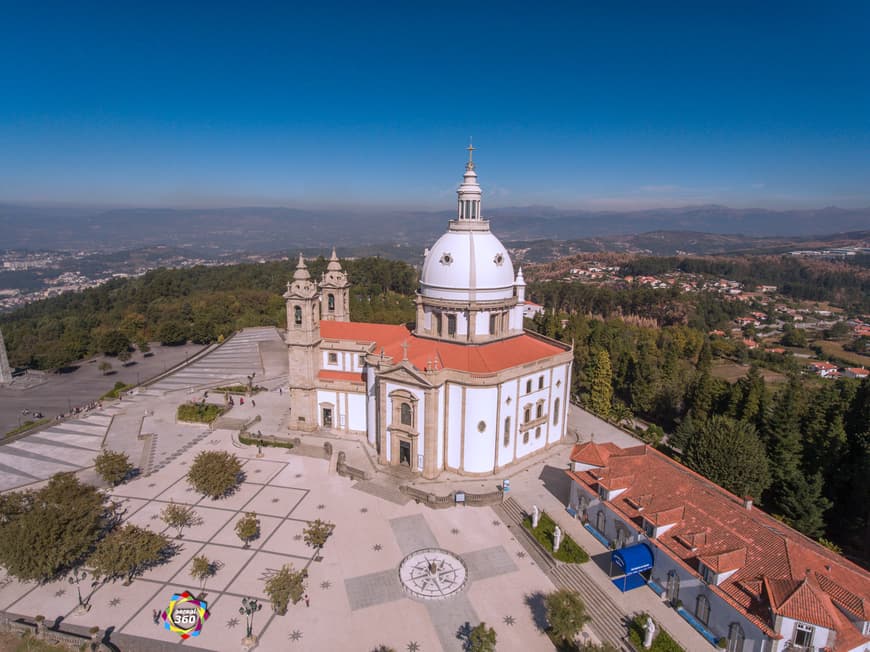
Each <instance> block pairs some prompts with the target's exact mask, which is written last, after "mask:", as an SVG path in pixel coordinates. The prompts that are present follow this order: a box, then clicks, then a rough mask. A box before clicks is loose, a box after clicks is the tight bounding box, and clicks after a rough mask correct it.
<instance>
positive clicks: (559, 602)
mask: <svg viewBox="0 0 870 652" xmlns="http://www.w3.org/2000/svg"><path fill="white" fill-rule="evenodd" d="M544 607H545V608H546V610H547V622H548V623H550V633H551V634H552V635H553V637H554V638H555V639H556V640H559V641H564V642H571V641H573V640H574V638H575V637H576V636H577V634H579V633H580V630H581V629H583V625H585V624H586V623H588V622H589V620H590V618H589V616H588V614H587V613H586V605H585V604H584V603H583V600H582V598H581V597H580V594H579V593H577V592H576V591H571V590H569V589H559V590H557V591H553V592H552V593H548V594H547V595H546V596H544Z"/></svg>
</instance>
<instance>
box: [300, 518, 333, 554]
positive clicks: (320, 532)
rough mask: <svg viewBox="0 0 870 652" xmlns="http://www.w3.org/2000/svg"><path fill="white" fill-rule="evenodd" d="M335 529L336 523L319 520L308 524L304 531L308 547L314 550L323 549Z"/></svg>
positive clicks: (303, 534)
mask: <svg viewBox="0 0 870 652" xmlns="http://www.w3.org/2000/svg"><path fill="white" fill-rule="evenodd" d="M334 529H335V524H334V523H329V522H327V521H322V520H320V519H319V518H318V519H316V520H314V521H311V523H309V524H308V527H306V528H305V529H304V530H303V531H302V536H303V537H304V539H305V543H306V545H308V546H311V547H312V548H322V547H323V546H324V545H325V544H326V540H327V539H328V538H329V535H330V534H332V531H333V530H334Z"/></svg>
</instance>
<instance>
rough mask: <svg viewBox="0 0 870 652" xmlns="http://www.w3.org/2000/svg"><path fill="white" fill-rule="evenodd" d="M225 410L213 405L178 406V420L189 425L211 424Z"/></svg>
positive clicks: (186, 404) (185, 404)
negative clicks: (187, 422) (189, 423)
mask: <svg viewBox="0 0 870 652" xmlns="http://www.w3.org/2000/svg"><path fill="white" fill-rule="evenodd" d="M226 411H227V409H226V408H225V407H223V406H221V405H215V404H214V403H183V404H182V405H179V406H178V414H177V417H178V420H179V421H189V422H191V423H211V422H212V421H214V420H215V419H217V418H218V417H219V416H220V415H222V414H223V413H224V412H226Z"/></svg>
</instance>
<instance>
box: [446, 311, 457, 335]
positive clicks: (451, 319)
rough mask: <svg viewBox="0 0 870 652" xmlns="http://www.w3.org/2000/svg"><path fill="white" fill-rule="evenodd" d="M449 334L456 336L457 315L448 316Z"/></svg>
mask: <svg viewBox="0 0 870 652" xmlns="http://www.w3.org/2000/svg"><path fill="white" fill-rule="evenodd" d="M447 334H448V335H456V315H447Z"/></svg>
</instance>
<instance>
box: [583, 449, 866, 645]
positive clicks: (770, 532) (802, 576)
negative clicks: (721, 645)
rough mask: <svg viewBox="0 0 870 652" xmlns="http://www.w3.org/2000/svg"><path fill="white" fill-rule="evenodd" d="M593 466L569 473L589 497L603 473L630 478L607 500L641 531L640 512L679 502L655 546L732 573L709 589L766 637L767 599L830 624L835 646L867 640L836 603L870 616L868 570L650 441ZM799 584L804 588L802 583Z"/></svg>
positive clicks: (690, 564)
mask: <svg viewBox="0 0 870 652" xmlns="http://www.w3.org/2000/svg"><path fill="white" fill-rule="evenodd" d="M595 471H596V473H592V472H589V471H583V472H574V471H569V472H568V475H569V476H570V477H571V478H572V479H573V480H574V481H575V482H577V483H578V484H580V485H581V486H582V487H585V488H586V490H587V491H588V493H590V494H592V495H594V494H595V493H596V492H597V488H598V479H597V476H598V475H600V476H602V477H603V478H605V479H607V478H617V477H626V476H633V481H632V483H631V485H630V486H629V487H628V488H627V489H626V491H625V492H623V493H622V494H620V495H619V496H618V497H616V498H615V499H614V500H612V501H610V502H609V505H610V507H611V509H613V510H614V511H615V512H617V513H618V514H619V515H620V516H621V517H622V519H623V520H624V521H626V522H627V523H629V524H632V525H633V526H634V527H636V528H637V529H638V530H640V526H641V516H643V517H644V518H648V519H649V518H650V515H653V516H656V515H657V514H658V513H660V512H664V513H666V512H667V510H672V509H674V508H675V507H677V506H680V505H682V506H683V508H684V509H683V514H682V518H681V519H680V520H679V521H678V522H677V523H676V524H675V525H674V527H672V528H671V529H669V530H668V531H667V532H666V533H664V534H663V535H661V536H659V537H658V538H657V539H656V541H655V542H654V543H655V545H657V546H658V547H660V548H661V549H662V550H664V551H665V552H667V554H668V555H669V556H670V557H672V558H673V559H675V560H677V561H678V563H680V564H682V565H683V566H684V567H685V568H686V569H688V570H691V571H692V572H697V571H698V562H699V561H703V562H704V563H705V564H707V565H709V566H710V567H711V568H712V569H713V570H715V571H716V572H724V571H728V570H735V572H734V573H733V574H732V575H730V576H729V577H728V578H727V579H725V580H724V581H722V582H721V583H720V584H719V585H718V586H711V587H710V590H712V591H715V592H716V593H717V594H718V595H719V596H721V597H722V598H723V599H724V600H725V601H726V602H728V603H729V604H731V605H732V606H733V607H734V608H736V609H738V610H739V611H741V612H742V613H744V614H745V615H746V617H747V618H748V619H749V620H750V621H752V622H753V623H755V624H756V625H757V626H758V627H760V628H761V629H762V630H763V631H765V632H767V633H768V635H771V636H777V634H776V633H775V632H774V631H773V630H772V622H771V620H770V614H769V610H768V606H767V604H766V602H765V600H766V598H770V601H771V604H775V605H778V606H779V608H783V609H787V610H788V612H789V613H791V614H794V615H795V616H800V617H801V618H802V619H803V620H804V621H805V622H810V623H816V624H818V625H824V626H827V625H833V626H834V629H836V630H837V645H836V648H837V649H838V650H839V649H851V648H845V647H842V646H843V645H845V642H847V641H858V642H857V643H855V644H854V645H852V647H855V646H856V645H858V644H859V643H860V642H861V641H867V640H870V639H868V638H867V637H862V636H861V634H860V632H859V631H858V629H857V628H856V627H855V626H854V624H852V623H850V622H849V620H848V618H846V616H845V615H843V613H842V612H841V611H840V609H838V608H837V606H835V604H836V605H839V607H840V608H842V609H844V610H846V611H848V612H849V613H852V614H855V618H856V619H857V618H859V617H864V616H862V614H865V615H866V614H867V612H868V605H870V573H867V571H865V570H863V569H862V568H860V567H858V566H856V565H855V564H852V563H851V562H849V561H848V560H847V559H845V558H843V557H842V556H840V555H837V554H836V553H834V552H832V551H830V550H828V549H827V548H824V547H823V546H821V545H819V544H817V543H816V542H814V541H812V540H811V539H808V538H807V537H805V536H803V535H801V534H800V533H799V532H796V531H795V530H793V529H791V528H789V527H787V526H786V525H784V524H783V523H781V522H779V521H777V520H775V519H773V518H772V517H770V516H768V515H767V514H765V513H764V512H763V511H762V510H760V509H758V508H757V507H754V508H752V509H746V508H745V507H744V506H743V500H742V499H741V498H739V497H738V496H735V495H733V494H731V493H729V492H728V491H726V490H724V489H722V488H721V487H719V486H717V485H716V484H714V483H712V482H710V481H709V480H707V479H706V478H704V477H702V476H700V475H698V474H697V473H694V472H693V471H691V470H690V469H688V468H686V467H684V466H682V465H681V464H679V463H678V462H676V461H674V460H672V459H670V458H669V457H667V456H665V455H663V454H662V453H659V452H658V451H656V450H655V449H652V448H650V447H648V446H643V447H635V448H631V449H622V450H621V451H619V452H617V451H613V450H611V451H610V454H609V456H608V458H607V465H606V466H605V467H604V468H601V469H596V470H595ZM641 508H642V509H641ZM650 520H652V519H650ZM708 562H709V563H708ZM735 565H736V566H737V567H736V569H735V568H734V566H735ZM729 566H730V567H731V568H729ZM807 569H809V571H810V572H809V573H808V572H807ZM762 581H764V584H765V586H764V590H762V584H761V583H762ZM802 583H803V584H805V586H804V587H803V588H800V587H799V585H800V584H802ZM798 589H800V590H798ZM856 636H857V637H858V638H857V639H856V638H855V637H856Z"/></svg>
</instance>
